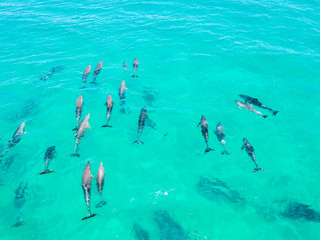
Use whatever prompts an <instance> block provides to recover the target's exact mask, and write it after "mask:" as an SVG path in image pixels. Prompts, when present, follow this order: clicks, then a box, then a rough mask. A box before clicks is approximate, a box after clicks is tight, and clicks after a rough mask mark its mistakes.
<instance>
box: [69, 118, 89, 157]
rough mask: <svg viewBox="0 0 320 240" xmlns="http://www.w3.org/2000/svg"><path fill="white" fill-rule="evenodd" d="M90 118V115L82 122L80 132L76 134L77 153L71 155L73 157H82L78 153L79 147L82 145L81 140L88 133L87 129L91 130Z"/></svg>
mask: <svg viewBox="0 0 320 240" xmlns="http://www.w3.org/2000/svg"><path fill="white" fill-rule="evenodd" d="M89 117H90V113H88V115H87V116H86V117H85V118H84V119H83V120H82V121H81V123H80V125H79V128H78V131H77V133H76V134H75V138H76V142H75V147H74V149H75V153H73V154H71V156H73V157H80V154H79V153H78V145H79V143H80V140H81V139H82V138H83V137H84V134H85V133H86V131H87V128H91V127H90V124H89Z"/></svg>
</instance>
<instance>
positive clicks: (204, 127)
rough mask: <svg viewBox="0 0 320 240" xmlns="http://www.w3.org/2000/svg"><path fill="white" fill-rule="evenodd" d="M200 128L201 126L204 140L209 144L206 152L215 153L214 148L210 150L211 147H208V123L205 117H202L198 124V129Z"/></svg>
mask: <svg viewBox="0 0 320 240" xmlns="http://www.w3.org/2000/svg"><path fill="white" fill-rule="evenodd" d="M199 126H201V133H202V135H203V137H204V140H205V142H206V144H207V148H206V150H205V151H204V152H205V153H207V152H210V151H215V150H214V149H213V148H209V146H208V141H209V133H208V123H207V120H206V118H205V117H204V116H203V115H202V116H201V119H200V122H199V123H198V127H199Z"/></svg>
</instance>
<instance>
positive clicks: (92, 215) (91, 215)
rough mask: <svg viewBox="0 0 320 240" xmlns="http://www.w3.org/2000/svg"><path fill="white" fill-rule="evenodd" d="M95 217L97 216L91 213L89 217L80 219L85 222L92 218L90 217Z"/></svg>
mask: <svg viewBox="0 0 320 240" xmlns="http://www.w3.org/2000/svg"><path fill="white" fill-rule="evenodd" d="M97 215H98V214H95V213H92V214H90V215H89V216H87V217H84V218H82V219H81V220H82V221H83V220H87V219H89V218H92V217H94V216H97Z"/></svg>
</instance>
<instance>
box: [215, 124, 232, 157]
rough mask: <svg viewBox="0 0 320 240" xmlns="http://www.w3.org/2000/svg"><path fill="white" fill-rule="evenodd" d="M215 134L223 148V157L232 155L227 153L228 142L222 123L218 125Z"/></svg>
mask: <svg viewBox="0 0 320 240" xmlns="http://www.w3.org/2000/svg"><path fill="white" fill-rule="evenodd" d="M214 134H215V135H216V136H217V138H218V140H219V142H220V143H221V145H222V146H223V149H224V151H223V152H222V153H221V155H223V154H226V155H230V154H231V153H229V152H228V151H226V141H225V140H224V137H225V136H226V134H225V132H224V127H223V126H222V125H221V123H218V124H217V127H216V131H215V132H214Z"/></svg>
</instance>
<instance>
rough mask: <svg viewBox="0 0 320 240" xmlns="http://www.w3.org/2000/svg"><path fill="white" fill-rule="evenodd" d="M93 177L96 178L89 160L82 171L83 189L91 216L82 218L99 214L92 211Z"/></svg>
mask: <svg viewBox="0 0 320 240" xmlns="http://www.w3.org/2000/svg"><path fill="white" fill-rule="evenodd" d="M91 178H94V177H93V176H92V174H91V167H90V162H88V163H87V165H86V166H85V168H84V170H83V173H82V190H83V194H84V200H85V201H86V204H87V208H88V211H89V216H87V217H84V218H82V219H81V220H86V219H88V218H91V217H94V216H96V215H97V214H94V213H91V210H90V197H91Z"/></svg>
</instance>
